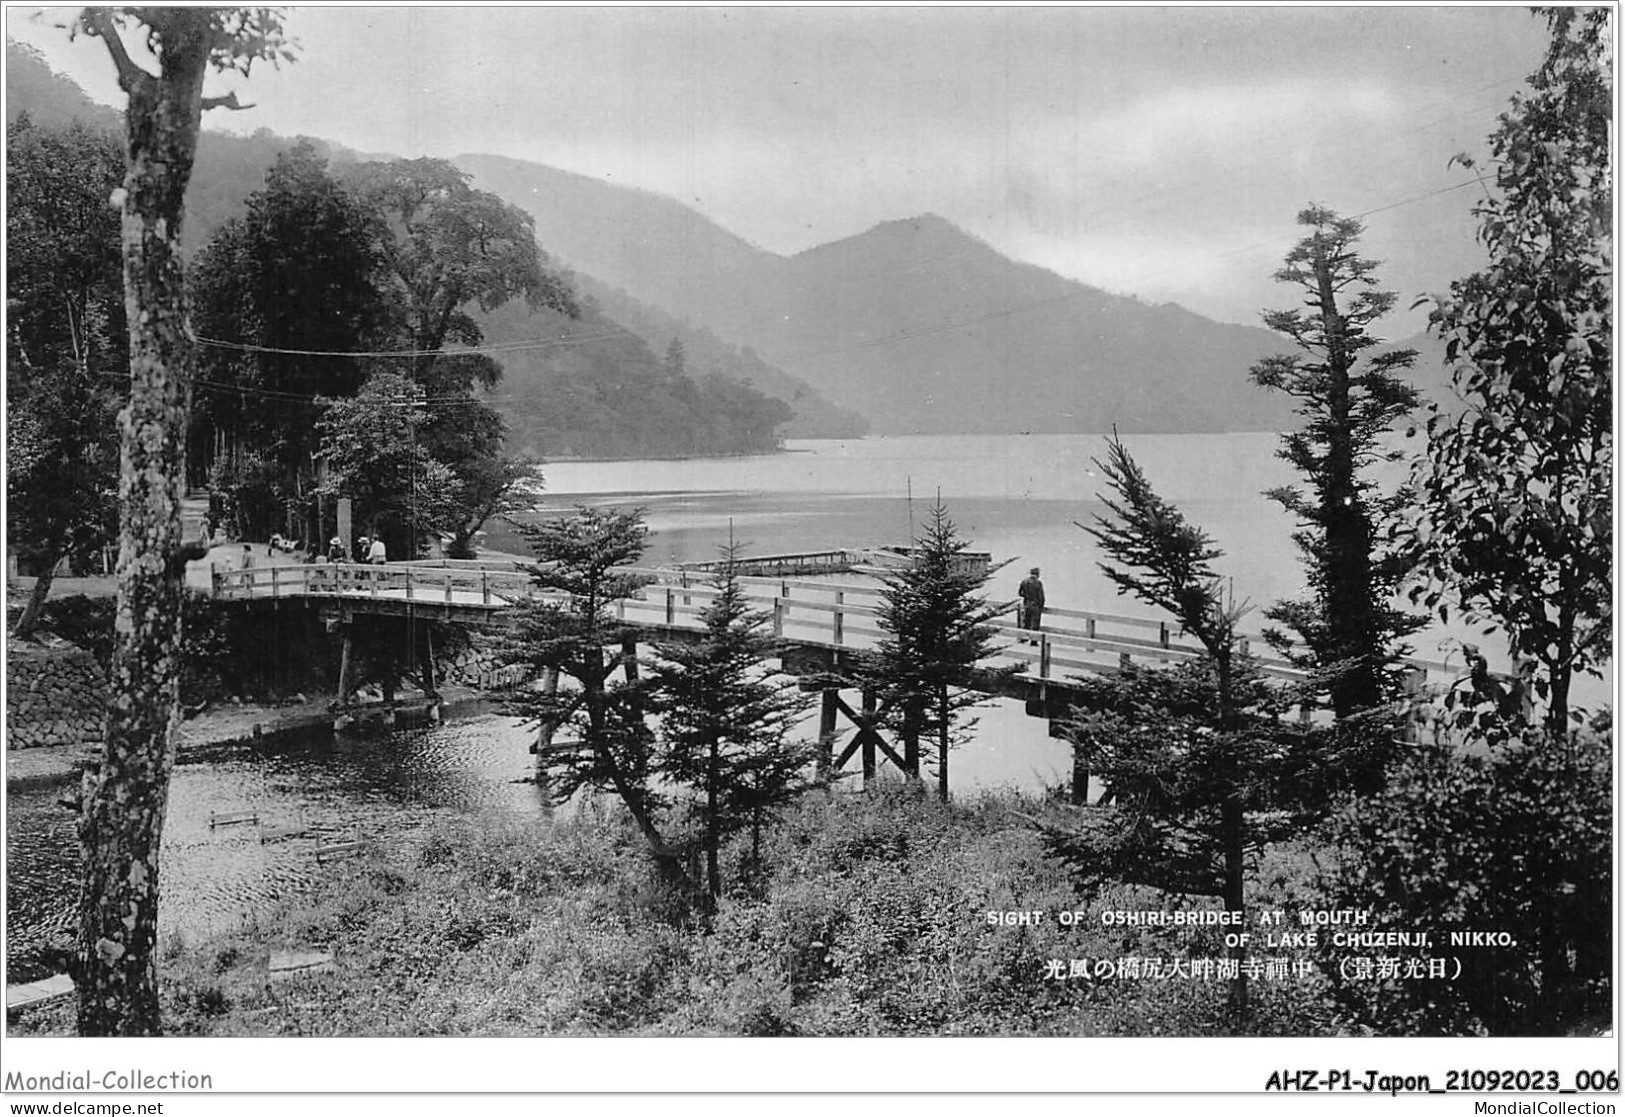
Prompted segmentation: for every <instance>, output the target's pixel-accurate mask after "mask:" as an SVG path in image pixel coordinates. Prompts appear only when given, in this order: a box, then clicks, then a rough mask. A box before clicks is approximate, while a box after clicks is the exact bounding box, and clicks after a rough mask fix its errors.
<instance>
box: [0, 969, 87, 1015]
mask: <svg viewBox="0 0 1625 1117" xmlns="http://www.w3.org/2000/svg"><path fill="white" fill-rule="evenodd" d="M72 992H73V978H71V977H69V976H68V975H67V974H65V973H64V974H57V975H56V976H55V977H48V978H45V979H44V980H43V981H27V982H24V983H23V984H21V985H8V986H6V1011H7V1012H11V1011H13V1010H15V1009H19V1008H27V1007H28V1006H29V1005H37V1004H44V1003H45V1002H46V1001H54V1000H56V999H57V998H58V997H66V996H68V995H69V994H71V993H72Z"/></svg>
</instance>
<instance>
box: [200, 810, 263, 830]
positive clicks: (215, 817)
mask: <svg viewBox="0 0 1625 1117" xmlns="http://www.w3.org/2000/svg"><path fill="white" fill-rule="evenodd" d="M259 820H260V812H259V811H210V812H209V829H211V830H213V829H214V828H215V827H216V826H237V825H240V824H242V823H244V822H258V821H259Z"/></svg>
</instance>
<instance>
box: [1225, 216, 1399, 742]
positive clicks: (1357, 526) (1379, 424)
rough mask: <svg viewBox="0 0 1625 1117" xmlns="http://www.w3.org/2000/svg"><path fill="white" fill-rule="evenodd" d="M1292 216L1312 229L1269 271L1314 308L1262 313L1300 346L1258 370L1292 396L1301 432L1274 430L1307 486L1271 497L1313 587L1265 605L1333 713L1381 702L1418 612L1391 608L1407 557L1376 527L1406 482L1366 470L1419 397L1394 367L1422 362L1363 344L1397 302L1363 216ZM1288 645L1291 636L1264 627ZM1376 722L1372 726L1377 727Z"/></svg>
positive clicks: (1391, 455) (1259, 377) (1385, 454)
mask: <svg viewBox="0 0 1625 1117" xmlns="http://www.w3.org/2000/svg"><path fill="white" fill-rule="evenodd" d="M1298 223H1299V224H1300V225H1304V226H1307V227H1308V228H1310V229H1312V230H1313V231H1312V232H1311V233H1310V235H1309V236H1307V237H1305V238H1304V239H1303V240H1301V241H1299V242H1298V244H1297V245H1296V246H1295V247H1294V248H1293V249H1292V251H1291V252H1289V253H1287V256H1286V262H1285V264H1284V266H1283V267H1282V268H1281V269H1280V270H1279V271H1277V272H1276V273H1275V278H1276V279H1278V280H1279V281H1281V282H1282V283H1289V284H1292V285H1293V286H1294V287H1296V288H1298V289H1299V290H1300V291H1301V292H1302V293H1303V297H1304V303H1305V305H1306V306H1307V307H1308V312H1305V311H1304V310H1299V309H1293V310H1275V311H1268V312H1266V313H1265V315H1264V323H1265V325H1267V326H1269V328H1270V329H1272V330H1275V331H1277V332H1279V333H1281V334H1284V335H1285V336H1287V337H1289V338H1291V339H1292V340H1293V341H1294V342H1295V343H1296V344H1297V346H1298V348H1299V350H1300V352H1299V353H1295V354H1290V355H1282V356H1274V357H1267V358H1265V359H1264V360H1262V361H1260V362H1259V363H1258V364H1256V365H1254V366H1253V369H1252V379H1253V382H1254V383H1256V384H1258V385H1260V386H1262V387H1265V388H1270V389H1273V390H1276V391H1281V392H1285V393H1287V394H1288V395H1290V396H1292V397H1293V398H1294V399H1295V400H1297V403H1298V406H1297V413H1298V414H1299V415H1301V416H1302V417H1303V418H1304V421H1305V425H1304V427H1303V429H1302V430H1297V431H1293V432H1291V433H1289V434H1286V435H1284V436H1283V437H1282V440H1281V449H1280V451H1279V456H1280V457H1281V458H1283V459H1284V460H1286V461H1288V462H1290V463H1291V464H1292V465H1293V466H1294V467H1296V468H1297V470H1298V472H1299V473H1301V474H1302V475H1303V477H1304V479H1305V480H1306V481H1307V482H1308V484H1309V488H1310V490H1311V491H1310V492H1309V493H1308V494H1305V493H1304V492H1303V491H1302V490H1300V489H1298V488H1296V487H1293V486H1285V487H1282V488H1279V489H1275V490H1272V491H1271V492H1270V493H1269V494H1268V495H1270V496H1271V497H1273V498H1274V499H1275V500H1276V501H1277V502H1279V503H1280V505H1281V506H1282V507H1283V508H1285V509H1286V510H1287V511H1288V512H1291V513H1292V514H1293V515H1295V516H1297V517H1298V521H1299V523H1300V525H1301V528H1300V530H1299V531H1298V532H1297V533H1296V534H1295V535H1294V536H1293V538H1294V540H1295V541H1296V542H1297V545H1298V549H1299V550H1300V551H1301V552H1302V554H1303V557H1304V564H1305V566H1306V567H1307V570H1308V580H1309V587H1310V592H1311V597H1310V599H1309V600H1307V601H1286V602H1281V603H1279V604H1276V605H1274V606H1272V607H1270V608H1269V609H1267V610H1265V615H1266V616H1268V617H1270V618H1271V619H1272V620H1276V621H1280V622H1281V623H1283V624H1285V625H1286V626H1287V627H1288V628H1289V629H1291V630H1292V631H1293V632H1295V633H1296V634H1297V637H1298V639H1299V640H1301V641H1302V643H1303V645H1304V648H1306V649H1307V650H1306V651H1299V652H1294V653H1293V654H1294V656H1295V658H1296V659H1298V661H1299V662H1300V663H1301V664H1302V665H1303V666H1305V667H1307V668H1309V669H1310V670H1312V671H1314V672H1315V673H1316V674H1317V675H1318V676H1319V677H1320V679H1321V680H1322V681H1323V685H1324V686H1325V688H1326V691H1327V693H1328V695H1329V698H1330V701H1331V706H1332V709H1333V711H1334V712H1335V713H1336V715H1337V717H1338V718H1340V719H1345V718H1351V717H1354V716H1355V715H1356V714H1359V713H1360V712H1362V711H1370V710H1374V709H1376V708H1378V707H1380V706H1381V705H1382V704H1383V703H1384V702H1385V701H1387V700H1388V699H1389V698H1391V697H1392V696H1393V695H1394V694H1395V692H1396V687H1397V675H1396V673H1395V671H1394V667H1395V665H1396V664H1397V662H1398V660H1399V659H1400V658H1401V657H1402V655H1403V653H1404V650H1405V649H1404V648H1403V647H1402V646H1401V645H1400V643H1399V642H1400V641H1401V640H1402V639H1403V637H1404V636H1406V635H1408V634H1409V633H1411V632H1414V631H1416V629H1417V628H1419V627H1420V626H1421V624H1422V619H1421V618H1419V617H1416V616H1413V615H1408V614H1405V613H1403V612H1401V611H1399V610H1396V609H1395V608H1393V606H1392V604H1391V602H1392V599H1393V596H1394V594H1395V593H1396V592H1397V589H1398V583H1399V580H1400V579H1401V578H1402V577H1403V575H1404V573H1405V564H1404V561H1403V560H1402V558H1401V557H1400V556H1399V555H1398V554H1397V553H1396V552H1395V551H1394V550H1393V549H1391V548H1388V547H1385V546H1384V545H1383V544H1382V543H1381V541H1380V536H1381V535H1382V534H1383V529H1384V528H1385V527H1386V526H1388V525H1389V524H1391V522H1392V520H1393V517H1394V515H1395V513H1396V512H1397V511H1398V509H1399V508H1400V507H1402V506H1403V504H1404V503H1405V502H1406V501H1407V500H1408V498H1409V493H1408V492H1406V491H1404V490H1401V491H1399V492H1396V493H1393V494H1389V495H1384V494H1383V493H1381V492H1380V491H1379V490H1378V489H1377V486H1376V484H1375V483H1374V482H1373V481H1372V480H1371V479H1370V478H1369V477H1368V476H1367V475H1366V470H1367V469H1368V467H1369V466H1371V465H1372V464H1374V463H1377V462H1381V461H1395V460H1397V459H1398V457H1399V452H1398V451H1397V450H1390V449H1388V448H1386V447H1385V446H1384V445H1383V441H1382V440H1383V438H1384V436H1385V435H1387V434H1389V432H1390V431H1391V430H1392V429H1393V426H1394V424H1395V423H1396V422H1397V421H1398V420H1400V419H1401V418H1403V417H1404V416H1405V415H1407V414H1409V413H1410V412H1411V411H1412V410H1414V409H1415V407H1416V405H1417V393H1416V389H1415V388H1414V387H1413V386H1411V385H1410V384H1409V383H1407V382H1405V381H1404V380H1402V379H1401V378H1400V377H1399V376H1398V375H1397V374H1398V373H1399V372H1401V371H1403V370H1405V369H1408V368H1410V367H1411V366H1412V365H1413V364H1414V363H1415V361H1416V352H1415V350H1412V349H1393V350H1388V351H1386V352H1382V353H1377V354H1371V353H1369V352H1368V350H1370V349H1371V348H1372V347H1373V346H1375V345H1377V344H1378V339H1377V338H1375V337H1373V336H1372V335H1371V334H1369V333H1368V332H1367V327H1369V326H1370V325H1371V324H1372V323H1373V322H1375V321H1376V320H1377V319H1378V318H1381V317H1382V316H1383V315H1384V314H1386V313H1387V312H1388V311H1389V310H1390V309H1392V307H1393V305H1394V298H1395V296H1394V294H1393V292H1391V291H1379V290H1376V289H1375V287H1376V280H1375V278H1374V276H1373V273H1374V272H1375V270H1376V267H1377V265H1376V262H1375V261H1372V260H1368V259H1365V258H1364V257H1362V256H1360V255H1359V254H1358V253H1357V251H1356V250H1355V245H1356V244H1357V243H1358V241H1359V239H1360V235H1361V233H1362V232H1363V226H1362V225H1361V224H1360V222H1358V221H1356V220H1353V219H1351V218H1344V217H1339V216H1337V214H1335V213H1333V212H1331V211H1330V210H1327V209H1324V208H1321V207H1318V206H1317V207H1311V208H1309V209H1306V210H1304V211H1303V212H1302V213H1300V214H1298ZM1267 635H1269V636H1271V638H1272V642H1273V643H1276V644H1277V645H1278V646H1280V647H1281V648H1283V650H1288V649H1289V646H1290V644H1291V640H1290V637H1288V636H1286V635H1285V634H1277V633H1268V634H1267ZM1381 731H1382V730H1381V729H1378V732H1381Z"/></svg>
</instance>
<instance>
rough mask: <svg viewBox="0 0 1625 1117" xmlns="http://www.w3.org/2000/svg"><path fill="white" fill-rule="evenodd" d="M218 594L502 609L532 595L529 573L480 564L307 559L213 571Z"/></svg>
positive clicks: (215, 589) (243, 597)
mask: <svg viewBox="0 0 1625 1117" xmlns="http://www.w3.org/2000/svg"><path fill="white" fill-rule="evenodd" d="M213 583H214V595H215V596H216V597H219V598H223V599H227V600H231V599H248V598H267V597H269V598H279V597H334V598H356V597H370V598H390V599H394V600H404V601H422V602H425V603H433V604H442V605H475V606H481V607H485V608H501V607H502V606H505V605H509V604H511V603H512V602H514V601H515V600H518V599H520V598H523V597H526V596H528V595H529V594H530V587H531V581H530V576H529V575H528V574H525V573H523V572H521V571H517V570H493V569H489V568H484V567H471V568H453V567H444V568H440V567H429V568H424V567H416V566H392V565H387V564H386V565H379V566H369V565H365V564H362V563H309V564H304V565H287V566H253V567H249V568H248V569H246V570H226V571H216V572H215V574H214V577H213Z"/></svg>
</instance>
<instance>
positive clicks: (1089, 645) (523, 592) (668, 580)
mask: <svg viewBox="0 0 1625 1117" xmlns="http://www.w3.org/2000/svg"><path fill="white" fill-rule="evenodd" d="M622 572H623V573H630V574H635V575H638V576H640V577H642V578H645V579H647V581H646V584H645V585H644V586H643V587H642V589H641V590H640V591H639V592H638V594H637V595H635V596H633V597H630V598H626V599H624V600H621V601H618V602H616V604H615V606H614V609H615V612H616V615H617V616H618V617H619V618H620V619H622V620H625V621H629V622H633V623H639V624H645V625H651V626H662V625H663V626H666V627H673V628H699V627H701V626H702V624H703V621H702V620H701V614H702V613H704V611H705V609H706V607H707V606H709V605H710V604H711V602H712V601H713V600H715V598H716V596H717V593H718V591H717V589H716V588H715V587H714V586H713V585H712V584H711V578H710V576H708V575H699V574H697V573H696V572H694V571H684V570H672V569H651V568H623V570H622ZM213 581H214V591H215V594H216V596H218V597H221V598H225V599H249V598H254V599H259V598H279V597H332V598H343V599H347V600H355V599H357V598H375V599H389V600H391V601H396V602H399V601H407V602H422V603H423V604H425V605H442V606H465V607H476V608H484V609H491V610H499V609H502V608H505V607H507V606H508V605H511V604H513V603H515V602H517V601H520V600H524V599H535V598H541V597H547V598H552V599H554V600H558V601H563V600H567V598H566V596H565V595H562V594H552V593H546V592H544V591H539V590H538V589H537V588H536V587H535V586H534V585H533V583H532V581H531V578H530V575H529V574H528V573H526V572H524V571H522V570H519V569H493V568H491V567H486V566H478V565H469V566H462V565H459V566H422V565H417V564H411V565H408V564H391V565H383V566H369V565H363V564H358V563H336V564H321V563H317V564H311V565H289V566H265V567H251V568H249V569H247V570H233V571H225V572H217V573H216V574H215V575H214V579H213ZM738 581H739V583H740V585H741V586H742V587H743V588H744V590H745V597H746V600H747V601H748V602H749V603H750V604H751V605H752V606H753V607H754V608H757V609H760V610H763V611H764V612H766V613H767V614H768V615H769V617H770V618H771V626H772V632H773V635H775V636H777V637H782V638H786V639H793V640H796V641H799V642H802V643H812V644H819V645H823V646H826V647H831V648H837V649H841V648H858V649H862V648H872V647H874V646H875V645H877V644H878V643H879V642H880V639H881V638H882V637H883V636H884V633H883V632H882V630H881V628H880V625H879V621H878V614H879V605H880V598H881V594H882V593H883V592H884V590H883V588H882V587H881V586H879V585H877V584H874V583H869V584H864V583H857V582H835V581H813V580H809V579H796V578H789V577H757V576H742V577H740V578H739V579H738ZM1014 610H1015V603H1014V602H1011V603H1010V605H1009V607H1008V612H1010V613H1013V612H1014ZM1044 621H1045V623H1044V624H1043V625H1042V626H1041V627H1039V628H1037V629H1024V628H1020V627H1018V626H1016V625H1015V624H1013V623H1009V622H1003V621H1001V622H999V623H997V624H996V625H995V626H994V631H995V634H996V637H997V639H999V640H1001V641H1003V642H1005V643H1004V647H1003V649H1002V651H1001V652H1000V656H1001V658H1002V659H1003V660H1005V661H1007V662H1008V661H1015V662H1020V663H1025V664H1028V665H1029V668H1030V669H1031V670H1032V671H1033V674H1034V676H1035V677H1037V678H1039V679H1057V680H1058V679H1062V678H1064V677H1065V676H1066V675H1069V674H1076V673H1078V672H1083V671H1087V672H1096V673H1098V672H1103V671H1113V670H1118V669H1120V668H1121V667H1123V666H1124V665H1126V664H1129V663H1134V662H1139V663H1175V662H1179V661H1183V660H1189V659H1193V658H1196V657H1199V656H1201V655H1202V654H1203V648H1202V646H1201V645H1200V644H1199V643H1198V642H1197V641H1195V640H1193V639H1191V638H1189V637H1188V636H1187V635H1186V634H1185V633H1183V632H1182V631H1181V630H1180V629H1179V627H1178V625H1177V624H1175V623H1173V622H1172V621H1170V620H1162V619H1157V618H1151V617H1143V616H1140V617H1136V616H1127V615H1123V614H1117V613H1103V612H1095V611H1089V610H1080V609H1064V608H1048V609H1045V611H1044ZM1266 646H1267V645H1265V643H1264V641H1263V637H1262V635H1260V634H1251V635H1248V636H1246V637H1245V638H1244V639H1243V647H1244V648H1246V649H1247V650H1248V651H1250V652H1251V651H1254V650H1255V648H1256V649H1258V650H1259V651H1262V649H1263V648H1265V647H1266ZM1254 659H1255V661H1256V662H1257V663H1258V665H1259V666H1260V668H1261V669H1262V670H1263V672H1264V673H1265V674H1266V675H1268V676H1271V677H1274V678H1278V679H1283V680H1289V681H1299V680H1302V679H1303V678H1304V677H1305V673H1304V672H1303V670H1302V669H1301V668H1298V667H1296V666H1294V665H1293V664H1292V663H1291V662H1290V661H1288V660H1286V659H1284V658H1281V657H1279V656H1277V655H1275V654H1272V653H1270V652H1263V654H1255V655H1254ZM1407 664H1408V665H1409V666H1410V667H1411V668H1412V669H1413V670H1416V671H1420V672H1422V681H1423V682H1425V683H1438V682H1441V681H1445V680H1453V679H1454V678H1455V677H1456V676H1457V675H1459V674H1460V670H1459V669H1452V668H1450V667H1449V666H1447V665H1446V664H1442V663H1437V662H1432V661H1428V660H1416V659H1413V660H1408V661H1407Z"/></svg>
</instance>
